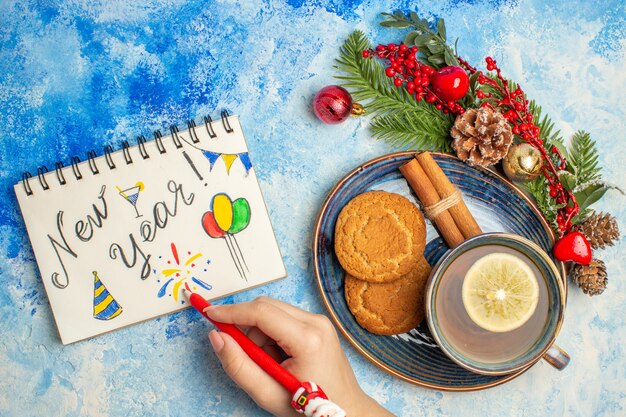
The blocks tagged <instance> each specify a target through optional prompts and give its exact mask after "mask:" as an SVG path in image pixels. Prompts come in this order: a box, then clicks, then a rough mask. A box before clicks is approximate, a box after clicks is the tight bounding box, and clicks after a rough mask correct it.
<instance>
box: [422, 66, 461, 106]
mask: <svg viewBox="0 0 626 417" xmlns="http://www.w3.org/2000/svg"><path fill="white" fill-rule="evenodd" d="M431 86H432V89H433V91H434V92H435V94H436V95H437V97H439V98H440V99H441V100H443V101H454V100H458V99H461V98H463V97H465V94H466V93H467V90H468V88H469V77H468V76H467V72H465V70H464V69H463V68H461V67H456V66H449V67H443V68H441V69H440V70H439V71H437V72H436V73H435V75H433V77H432V79H431Z"/></svg>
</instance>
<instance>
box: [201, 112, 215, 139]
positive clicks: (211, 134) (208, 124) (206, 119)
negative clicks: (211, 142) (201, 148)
mask: <svg viewBox="0 0 626 417" xmlns="http://www.w3.org/2000/svg"><path fill="white" fill-rule="evenodd" d="M211 123H213V119H211V116H209V115H208V114H207V115H206V116H204V127H206V131H207V132H209V137H210V138H211V139H215V138H216V137H217V134H216V133H215V130H213V126H211Z"/></svg>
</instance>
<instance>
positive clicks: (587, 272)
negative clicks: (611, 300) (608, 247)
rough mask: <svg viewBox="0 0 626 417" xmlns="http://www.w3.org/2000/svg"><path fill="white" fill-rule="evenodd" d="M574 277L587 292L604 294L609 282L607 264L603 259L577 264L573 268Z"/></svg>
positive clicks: (577, 283)
mask: <svg viewBox="0 0 626 417" xmlns="http://www.w3.org/2000/svg"><path fill="white" fill-rule="evenodd" d="M571 274H572V279H573V280H574V282H575V283H576V285H578V287H579V288H581V289H582V290H583V292H584V293H585V294H589V295H590V296H592V295H598V294H602V292H603V291H604V289H605V288H606V284H607V283H608V281H609V280H608V278H607V276H606V266H605V265H604V262H603V261H602V260H601V259H592V260H591V262H590V263H589V265H580V264H576V265H574V267H573V268H572V272H571Z"/></svg>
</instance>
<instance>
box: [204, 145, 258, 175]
mask: <svg viewBox="0 0 626 417" xmlns="http://www.w3.org/2000/svg"><path fill="white" fill-rule="evenodd" d="M202 153H203V154H204V156H205V158H206V159H208V160H209V164H210V170H213V165H215V162H217V160H218V159H220V158H222V161H224V166H225V167H226V173H227V174H229V175H230V168H231V167H232V166H233V163H234V162H235V161H236V160H237V159H239V161H240V162H241V164H242V165H243V167H244V168H245V170H246V177H247V176H248V173H249V172H250V169H251V168H252V162H251V161H250V155H248V152H241V153H221V152H211V151H205V150H203V151H202Z"/></svg>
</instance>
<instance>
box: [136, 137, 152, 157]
mask: <svg viewBox="0 0 626 417" xmlns="http://www.w3.org/2000/svg"><path fill="white" fill-rule="evenodd" d="M137 146H138V147H139V153H140V154H141V157H142V158H143V159H148V158H150V155H148V151H147V150H146V137H145V136H144V135H141V136H137Z"/></svg>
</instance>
